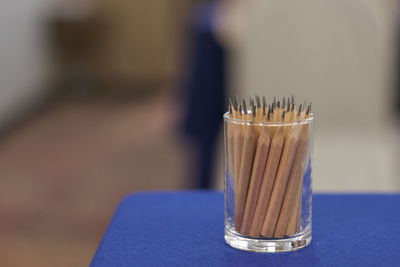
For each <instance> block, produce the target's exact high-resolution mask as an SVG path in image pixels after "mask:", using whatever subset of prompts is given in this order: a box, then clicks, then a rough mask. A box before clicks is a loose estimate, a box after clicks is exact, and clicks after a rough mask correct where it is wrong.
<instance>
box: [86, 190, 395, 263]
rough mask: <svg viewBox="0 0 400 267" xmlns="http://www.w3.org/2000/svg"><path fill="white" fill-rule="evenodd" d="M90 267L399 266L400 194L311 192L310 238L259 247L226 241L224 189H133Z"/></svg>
mask: <svg viewBox="0 0 400 267" xmlns="http://www.w3.org/2000/svg"><path fill="white" fill-rule="evenodd" d="M91 266H93V267H100V266H101V267H103V266H107V267H111V266H118V267H123V266H297V267H299V266H400V195H315V196H314V198H313V240H312V242H311V245H310V246H309V247H306V248H304V249H302V250H299V251H296V252H286V253H278V254H263V253H254V252H244V251H239V250H236V249H233V248H231V247H230V246H228V245H226V244H225V241H224V211H223V195H222V193H217V192H211V191H203V192H201V191H194V192H171V193H140V194H133V195H131V196H128V197H126V198H125V199H124V200H123V201H122V203H121V204H120V206H119V207H118V209H117V210H116V212H115V215H114V217H113V219H112V220H111V223H110V226H109V227H108V229H107V231H106V232H105V234H104V237H103V240H102V241H101V243H100V245H99V247H98V249H97V252H96V254H95V256H94V258H93V260H92V263H91Z"/></svg>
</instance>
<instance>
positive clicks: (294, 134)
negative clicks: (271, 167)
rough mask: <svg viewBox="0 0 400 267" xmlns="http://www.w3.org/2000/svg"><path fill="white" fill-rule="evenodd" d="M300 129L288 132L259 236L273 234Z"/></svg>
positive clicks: (294, 127) (295, 128) (292, 129)
mask: <svg viewBox="0 0 400 267" xmlns="http://www.w3.org/2000/svg"><path fill="white" fill-rule="evenodd" d="M300 129H301V128H300V127H297V126H293V127H292V128H291V129H290V130H289V133H288V136H287V138H286V140H285V145H284V148H283V153H282V158H281V161H280V163H279V169H278V173H277V175H276V178H275V182H274V187H273V189H272V193H271V199H270V201H269V204H268V209H267V213H266V215H265V219H264V224H263V227H262V230H261V234H262V236H264V237H268V238H270V237H272V236H273V234H274V230H275V226H276V223H277V221H278V216H279V212H280V209H281V206H282V201H283V197H284V194H285V190H286V185H287V181H288V178H289V174H290V170H291V166H292V163H293V159H294V156H295V154H296V149H297V145H298V140H299V137H300Z"/></svg>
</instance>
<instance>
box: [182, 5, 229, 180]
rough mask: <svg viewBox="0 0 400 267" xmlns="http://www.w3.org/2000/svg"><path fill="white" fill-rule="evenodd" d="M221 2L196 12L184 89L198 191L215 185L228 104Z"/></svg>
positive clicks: (194, 174)
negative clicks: (219, 30) (218, 24)
mask: <svg viewBox="0 0 400 267" xmlns="http://www.w3.org/2000/svg"><path fill="white" fill-rule="evenodd" d="M217 2H218V1H203V2H201V3H200V4H198V5H197V6H196V7H195V9H194V13H193V20H192V21H191V25H190V44H189V56H188V61H187V63H186V64H187V66H186V71H185V72H186V73H185V77H186V79H185V82H184V85H183V87H184V90H185V94H186V99H185V105H186V113H185V118H184V132H185V133H186V134H187V136H188V137H189V138H190V140H192V144H193V146H194V147H195V153H196V159H195V163H194V164H195V167H194V169H193V173H192V174H190V175H193V176H194V184H195V187H197V188H209V187H210V186H211V185H212V179H211V177H212V173H213V169H214V167H215V160H216V159H215V147H216V140H217V136H218V134H219V131H220V130H221V124H222V114H223V112H224V103H225V102H224V101H225V90H226V83H225V69H226V67H225V51H224V49H223V47H222V46H221V44H220V43H219V41H218V40H217V39H216V37H215V15H216V11H217Z"/></svg>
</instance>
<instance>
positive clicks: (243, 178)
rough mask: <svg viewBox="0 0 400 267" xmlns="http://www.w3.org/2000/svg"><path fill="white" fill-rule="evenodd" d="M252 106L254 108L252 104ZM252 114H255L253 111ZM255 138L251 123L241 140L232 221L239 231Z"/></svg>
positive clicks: (254, 149)
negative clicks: (241, 145)
mask: <svg viewBox="0 0 400 267" xmlns="http://www.w3.org/2000/svg"><path fill="white" fill-rule="evenodd" d="M253 107H254V109H255V106H254V105H253ZM254 109H253V111H254ZM253 114H254V115H255V113H253ZM257 139H258V132H257V129H256V127H255V126H253V125H249V126H247V127H246V133H245V135H244V140H243V150H242V157H241V160H240V171H239V180H238V188H237V191H236V194H235V216H234V222H235V228H236V230H237V231H239V232H240V229H241V224H242V218H243V213H244V208H245V204H246V197H247V190H248V187H249V181H250V175H251V170H252V167H253V161H254V155H255V152H256V145H257Z"/></svg>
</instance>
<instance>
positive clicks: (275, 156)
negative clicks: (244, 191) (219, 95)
mask: <svg viewBox="0 0 400 267" xmlns="http://www.w3.org/2000/svg"><path fill="white" fill-rule="evenodd" d="M270 114H271V113H269V115H268V116H270ZM272 128H274V127H272ZM283 142H284V136H283V129H282V127H278V129H277V130H276V132H275V134H274V136H273V137H272V141H271V145H270V149H269V153H268V159H267V164H266V167H265V171H264V175H263V179H262V183H261V188H260V193H259V197H258V199H257V204H256V208H255V212H254V216H253V220H252V222H251V227H250V236H251V237H254V238H256V237H259V236H260V234H261V229H262V226H263V223H264V218H265V214H266V212H267V208H268V203H269V201H270V197H271V192H272V188H273V185H274V182H275V176H276V173H277V170H278V166H279V161H280V159H281V155H282V150H283Z"/></svg>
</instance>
